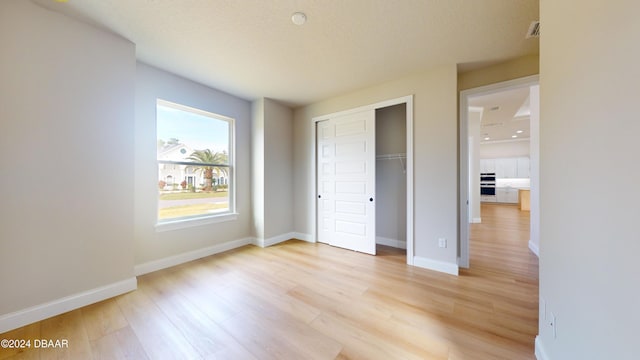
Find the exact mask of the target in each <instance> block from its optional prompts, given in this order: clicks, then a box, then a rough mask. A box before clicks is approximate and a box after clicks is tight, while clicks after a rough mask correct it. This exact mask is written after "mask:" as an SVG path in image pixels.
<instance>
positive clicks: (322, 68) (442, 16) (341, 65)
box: [33, 0, 538, 106]
mask: <svg viewBox="0 0 640 360" xmlns="http://www.w3.org/2000/svg"><path fill="white" fill-rule="evenodd" d="M33 1H34V2H36V3H38V4H40V5H43V6H45V7H47V8H49V9H52V10H54V11H58V12H62V13H65V14H68V15H70V16H73V17H76V18H80V19H82V20H83V21H85V22H89V23H92V24H95V25H98V26H100V27H103V28H107V29H109V30H111V31H113V32H115V33H117V34H119V35H121V36H123V37H125V38H127V39H129V40H130V41H132V42H133V43H135V44H136V49H137V50H136V51H137V57H138V59H139V60H141V61H143V62H145V63H148V64H151V65H154V66H156V67H159V68H162V69H165V70H168V71H170V72H173V73H176V74H178V75H181V76H183V77H186V78H189V79H192V80H195V81H197V82H200V83H203V84H205V85H208V86H211V87H214V88H217V89H220V90H223V91H226V92H228V93H231V94H234V95H237V96H240V97H242V98H245V99H249V100H252V99H256V98H259V97H269V98H272V99H276V100H279V101H281V102H283V103H285V104H289V105H292V106H297V105H304V104H308V103H311V102H315V101H319V100H322V99H325V98H328V97H331V96H336V95H339V94H343V93H346V92H349V91H352V90H355V89H358V88H363V87H367V86H371V85H374V84H378V83H382V82H385V81H389V80H393V79H396V78H398V77H401V76H405V75H408V74H411V73H415V72H418V71H421V70H424V69H428V68H430V67H434V66H438V65H443V64H462V68H463V69H465V68H466V69H470V68H472V67H473V66H474V65H473V64H479V63H487V62H495V61H501V60H507V59H510V58H514V57H518V56H522V55H527V54H535V53H538V40H537V39H529V40H526V39H525V34H526V31H527V29H528V26H529V23H530V22H531V21H533V20H537V19H538V0H181V1H178V0H67V1H66V2H60V1H57V0H33ZM296 11H302V12H304V13H306V15H307V18H308V21H307V23H306V24H305V25H303V26H296V25H294V24H293V23H292V22H291V20H290V18H291V14H292V13H294V12H296Z"/></svg>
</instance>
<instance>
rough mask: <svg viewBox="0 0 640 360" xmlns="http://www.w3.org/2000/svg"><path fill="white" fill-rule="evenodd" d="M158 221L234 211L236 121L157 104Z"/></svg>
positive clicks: (194, 110) (187, 108) (159, 102)
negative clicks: (233, 181)
mask: <svg viewBox="0 0 640 360" xmlns="http://www.w3.org/2000/svg"><path fill="white" fill-rule="evenodd" d="M156 118H157V140H158V146H157V160H158V183H157V187H158V191H159V193H158V221H159V222H162V221H171V220H182V219H189V218H200V217H205V216H213V215H218V214H224V213H228V212H233V203H232V202H233V201H232V200H233V196H229V194H233V183H232V181H231V179H233V176H232V172H233V165H234V164H233V154H232V153H231V151H232V148H233V147H232V144H233V125H234V120H233V119H231V118H227V117H224V116H221V115H216V114H212V113H209V112H206V111H202V110H198V109H194V108H190V107H186V106H182V105H178V104H174V103H170V102H167V101H164V100H158V101H157V106H156Z"/></svg>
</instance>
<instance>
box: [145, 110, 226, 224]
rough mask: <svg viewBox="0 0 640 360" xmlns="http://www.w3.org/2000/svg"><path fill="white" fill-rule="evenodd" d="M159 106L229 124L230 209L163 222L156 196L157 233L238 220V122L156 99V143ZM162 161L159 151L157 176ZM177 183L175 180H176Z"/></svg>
mask: <svg viewBox="0 0 640 360" xmlns="http://www.w3.org/2000/svg"><path fill="white" fill-rule="evenodd" d="M158 106H164V107H169V108H173V109H176V110H180V111H184V112H189V113H192V114H197V115H201V116H205V117H208V118H211V119H213V120H220V121H225V122H227V123H228V124H229V149H228V161H229V164H228V174H227V176H226V179H227V182H228V186H227V192H228V198H229V208H228V210H227V211H223V212H219V213H214V214H202V215H192V216H185V217H177V218H170V219H165V220H161V219H160V218H159V210H160V202H159V201H160V196H159V194H158V195H157V196H156V202H155V205H156V206H155V213H156V215H155V216H156V225H155V228H156V231H157V232H163V231H172V230H177V229H183V228H188V227H194V226H202V225H207V224H215V223H219V222H224V221H232V220H236V219H237V218H238V213H237V212H236V171H235V170H236V120H235V119H234V118H232V117H229V116H224V115H220V114H216V113H213V112H210V111H206V110H201V109H198V108H194V107H190V106H186V105H182V104H178V103H174V102H171V101H167V100H163V99H156V108H155V115H156V116H155V124H156V135H155V137H156V142H157V140H158V133H157V126H158ZM160 161H161V160H158V155H157V150H156V158H155V163H156V174H157V173H158V172H159V166H160ZM174 182H175V180H174Z"/></svg>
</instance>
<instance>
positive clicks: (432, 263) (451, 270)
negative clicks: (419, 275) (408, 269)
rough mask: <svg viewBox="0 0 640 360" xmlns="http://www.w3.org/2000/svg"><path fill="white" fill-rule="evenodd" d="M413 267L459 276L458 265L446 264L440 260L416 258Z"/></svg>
mask: <svg viewBox="0 0 640 360" xmlns="http://www.w3.org/2000/svg"><path fill="white" fill-rule="evenodd" d="M413 265H414V266H417V267H421V268H425V269H429V270H434V271H439V272H443V273H446V274H451V275H455V276H458V265H456V264H452V263H448V262H444V261H438V260H432V259H427V258H423V257H419V256H414V257H413Z"/></svg>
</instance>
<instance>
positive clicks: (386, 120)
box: [312, 95, 414, 265]
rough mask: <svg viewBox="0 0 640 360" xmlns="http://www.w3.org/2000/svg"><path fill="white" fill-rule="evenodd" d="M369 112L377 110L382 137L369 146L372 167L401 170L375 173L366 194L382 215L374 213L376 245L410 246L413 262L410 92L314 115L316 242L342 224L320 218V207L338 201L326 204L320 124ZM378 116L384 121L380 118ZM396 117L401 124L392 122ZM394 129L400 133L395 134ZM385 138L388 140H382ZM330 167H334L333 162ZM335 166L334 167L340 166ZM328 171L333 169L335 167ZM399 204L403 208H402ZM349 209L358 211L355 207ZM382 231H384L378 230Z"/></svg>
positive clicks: (323, 239)
mask: <svg viewBox="0 0 640 360" xmlns="http://www.w3.org/2000/svg"><path fill="white" fill-rule="evenodd" d="M367 111H373V112H374V113H375V116H376V118H377V119H376V125H375V128H376V132H377V136H376V137H375V139H377V140H378V141H375V140H374V141H373V145H374V146H368V147H367V152H368V154H370V155H372V156H373V158H374V165H373V170H374V171H375V169H376V168H378V167H379V168H383V169H387V170H389V169H390V167H396V170H399V171H394V172H395V176H391V174H390V173H388V172H384V173H378V172H377V171H375V173H376V180H375V187H374V188H375V190H374V194H373V195H371V192H370V191H369V192H368V193H367V194H363V195H365V196H366V199H367V202H368V203H370V204H371V203H372V204H373V205H374V210H373V211H374V214H378V215H379V216H375V219H376V220H375V223H374V228H375V230H374V233H373V234H374V240H373V241H374V244H373V245H374V247H375V245H376V244H380V245H386V246H393V247H397V248H406V254H407V264H409V265H413V260H414V256H413V248H414V239H413V221H414V218H413V96H411V95H410V96H405V97H402V98H397V99H391V100H387V101H382V102H379V103H375V104H371V105H367V106H363V107H359V108H355V109H350V110H345V111H341V112H337V113H332V114H327V115H323V116H318V117H314V118H313V119H312V121H313V123H314V124H313V126H312V130H313V134H312V137H313V139H315V140H316V146H314V147H313V149H314V151H313V154H312V155H313V162H314V163H315V165H316V166H314V167H313V174H312V180H313V182H314V183H313V185H314V188H315V189H316V193H315V194H313V195H312V196H313V202H314V203H315V204H316V206H314V207H313V214H312V216H313V217H314V218H315V219H316V221H315V223H314V224H313V226H314V229H313V234H314V237H315V239H314V240H315V241H320V242H327V240H326V239H327V238H326V237H324V236H323V234H322V232H324V231H325V230H326V229H327V228H329V229H330V228H331V226H334V225H336V224H337V223H334V224H329V225H328V226H327V223H326V222H325V219H329V221H332V220H331V218H330V217H325V218H322V219H321V216H324V215H323V214H322V213H321V211H323V212H324V208H322V209H321V206H322V207H329V209H331V211H335V202H334V203H333V204H332V203H331V201H329V202H324V200H325V199H324V198H323V194H322V193H323V191H324V189H323V187H324V185H325V184H323V181H324V178H323V177H322V176H321V174H320V172H321V171H325V170H324V169H322V168H321V167H320V166H318V165H319V164H321V159H320V158H319V156H320V155H321V154H320V152H321V151H324V150H323V149H321V148H320V147H318V145H319V143H320V142H319V138H318V136H319V131H323V130H322V128H323V125H321V124H326V123H323V122H324V121H327V120H330V119H338V118H342V117H344V116H351V115H353V114H357V113H363V112H367ZM378 119H380V121H377V120H378ZM393 119H395V120H393ZM394 121H396V123H393V122H394ZM379 126H380V127H379ZM392 133H393V134H395V135H397V136H391V135H392ZM385 134H386V136H385ZM381 136H382V137H383V138H384V139H383V140H382V139H381ZM378 142H379V143H380V144H378ZM334 150H335V148H334ZM329 166H330V167H331V165H329ZM333 166H334V168H333V169H334V170H335V164H334V165H333ZM327 171H331V169H329V170H327ZM399 183H401V184H400V185H401V186H398V185H399ZM330 186H331V185H330ZM398 194H400V196H402V198H401V199H397V198H393V197H395V196H397V195H398ZM321 202H322V203H321ZM331 207H333V208H331ZM398 207H400V208H401V209H400V210H398ZM345 209H347V208H345ZM350 209H351V210H353V209H355V207H351V208H350ZM394 209H395V210H394ZM398 212H400V213H401V214H402V217H401V218H399V217H398V216H399V215H398ZM343 215H344V214H343ZM385 215H386V216H385ZM343 225H344V224H343ZM353 229H355V228H353ZM378 229H380V230H381V231H382V232H378ZM329 243H330V241H329ZM365 252H366V251H365Z"/></svg>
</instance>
